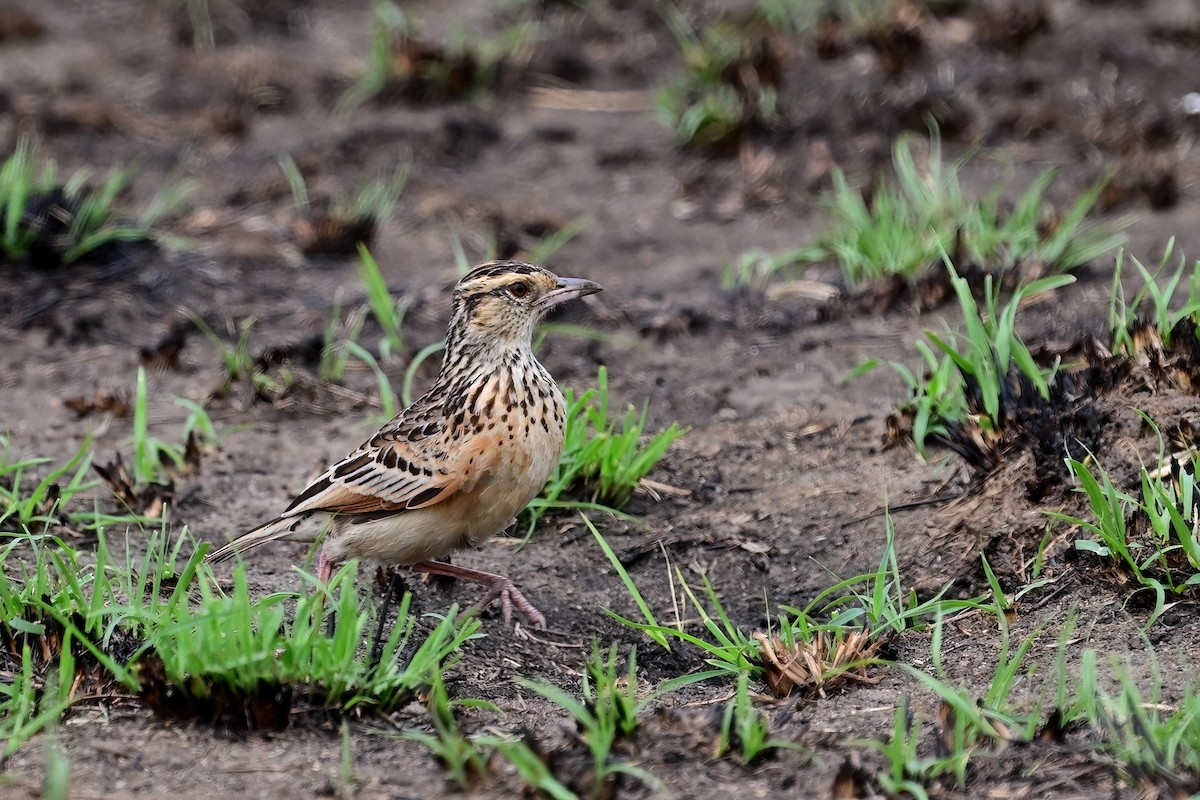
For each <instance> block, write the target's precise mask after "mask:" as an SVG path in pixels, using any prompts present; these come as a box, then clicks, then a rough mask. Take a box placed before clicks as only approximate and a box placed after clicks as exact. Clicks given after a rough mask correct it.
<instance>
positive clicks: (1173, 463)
mask: <svg viewBox="0 0 1200 800" xmlns="http://www.w3.org/2000/svg"><path fill="white" fill-rule="evenodd" d="M1162 461H1163V465H1162V466H1161V467H1152V468H1147V467H1145V466H1143V467H1142V468H1141V470H1140V482H1141V492H1140V493H1139V494H1136V495H1135V494H1131V493H1129V492H1125V491H1122V490H1120V489H1119V488H1118V487H1117V486H1116V485H1115V484H1114V482H1113V480H1112V478H1111V477H1110V476H1109V474H1108V473H1107V472H1106V471H1105V469H1104V467H1103V466H1102V465H1101V464H1100V463H1099V462H1097V461H1096V460H1095V459H1092V458H1089V459H1087V461H1079V460H1076V459H1073V458H1068V459H1067V467H1068V468H1069V469H1070V471H1071V473H1072V474H1073V475H1074V477H1075V480H1076V481H1077V482H1078V487H1077V490H1078V491H1079V492H1080V493H1082V494H1083V496H1084V497H1085V499H1086V501H1087V506H1086V508H1087V514H1086V515H1085V516H1084V517H1075V516H1071V515H1068V514H1064V513H1062V512H1057V511H1055V512H1048V513H1049V514H1050V516H1051V517H1052V518H1054V519H1057V520H1060V521H1063V522H1066V523H1068V524H1070V525H1074V526H1078V527H1079V528H1080V529H1081V530H1082V531H1083V532H1085V533H1086V534H1088V535H1087V536H1083V537H1080V538H1078V539H1076V540H1075V548H1076V549H1077V550H1079V551H1081V552H1086V553H1091V554H1093V555H1095V556H1097V557H1099V558H1101V559H1104V560H1107V561H1108V562H1110V563H1112V564H1114V565H1117V566H1118V567H1119V568H1120V569H1121V570H1122V571H1123V572H1124V573H1126V574H1127V575H1128V576H1130V577H1131V578H1132V579H1133V581H1134V582H1135V583H1136V584H1137V585H1138V586H1139V587H1141V588H1143V589H1146V590H1149V591H1150V592H1152V593H1153V595H1154V598H1155V602H1154V611H1153V613H1152V614H1151V615H1150V617H1149V619H1148V620H1147V623H1146V624H1147V626H1149V625H1150V624H1152V623H1153V622H1154V621H1155V620H1156V619H1157V618H1158V617H1159V616H1160V615H1161V614H1162V613H1163V612H1164V611H1166V610H1167V607H1168V604H1167V600H1168V597H1169V595H1178V594H1180V593H1182V592H1184V591H1186V590H1188V589H1190V588H1192V587H1194V586H1197V585H1200V541H1198V539H1200V534H1198V533H1197V527H1198V526H1197V522H1196V521H1197V515H1198V513H1200V512H1198V510H1197V509H1200V488H1198V486H1197V480H1196V476H1197V473H1198V471H1200V456H1198V455H1196V454H1194V453H1191V454H1188V455H1186V456H1185V457H1184V458H1183V459H1181V458H1180V457H1178V456H1175V455H1171V456H1167V457H1165V458H1164V459H1162Z"/></svg>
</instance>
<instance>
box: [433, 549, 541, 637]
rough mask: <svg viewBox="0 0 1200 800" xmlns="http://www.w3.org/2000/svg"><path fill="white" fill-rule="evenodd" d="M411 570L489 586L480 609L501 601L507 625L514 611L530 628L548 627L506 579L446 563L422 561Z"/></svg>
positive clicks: (531, 605)
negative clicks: (527, 622) (532, 626)
mask: <svg viewBox="0 0 1200 800" xmlns="http://www.w3.org/2000/svg"><path fill="white" fill-rule="evenodd" d="M412 569H413V571H414V572H423V573H425V574H426V575H441V576H443V577H446V578H458V579H459V580H464V581H471V582H472V583H478V584H480V585H482V586H486V587H488V590H487V593H486V594H484V596H483V597H482V598H480V600H479V602H478V603H476V605H477V606H479V607H480V608H484V607H486V606H487V605H488V604H489V603H491V602H492V601H493V600H499V601H500V610H501V611H502V612H503V614H504V621H505V622H508V621H509V620H511V619H512V612H513V609H514V608H515V609H516V610H517V611H518V612H520V614H521V616H523V617H524V618H525V619H526V620H528V621H529V623H530V624H532V625H535V626H537V627H539V628H544V627H546V617H545V616H544V615H543V614H542V612H540V611H538V610H537V609H536V608H535V607H534V605H533V603H531V602H529V601H528V600H526V599H525V595H523V594H521V590H520V589H518V588H517V587H516V586H514V585H513V582H512V581H511V580H509V579H508V578H506V577H504V576H503V575H496V574H494V573H491V572H484V571H482V570H478V569H468V568H467V567H458V566H455V565H454V564H447V563H445V562H443V561H422V562H420V563H419V564H413V565H412Z"/></svg>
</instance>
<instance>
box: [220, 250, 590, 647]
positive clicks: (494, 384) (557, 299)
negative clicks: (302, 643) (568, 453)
mask: <svg viewBox="0 0 1200 800" xmlns="http://www.w3.org/2000/svg"><path fill="white" fill-rule="evenodd" d="M600 288H601V287H600V286H599V285H597V284H595V283H593V282H591V281H587V280H582V279H579V278H560V277H558V276H556V275H554V274H553V273H551V272H549V271H547V270H545V269H542V268H541V267H536V266H533V265H532V264H522V263H519V262H514V261H490V262H488V263H486V264H482V265H480V266H478V267H476V268H475V269H473V270H472V271H471V272H469V273H468V274H467V275H465V276H464V277H463V278H462V280H460V281H459V282H458V285H457V286H456V287H455V288H454V299H453V310H452V313H451V316H450V327H449V330H448V332H447V334H446V350H445V354H444V356H443V360H442V370H441V373H440V374H439V375H438V378H437V380H436V381H435V382H434V384H433V388H431V389H430V390H429V391H428V392H427V393H426V394H425V395H424V396H423V397H421V398H420V399H419V400H417V401H416V402H415V403H413V404H412V405H411V406H410V407H408V408H406V409H405V410H404V411H402V412H401V413H400V414H399V415H397V416H396V418H395V419H393V420H392V421H391V422H389V423H388V424H386V425H384V426H383V428H381V429H380V430H379V432H378V433H376V434H375V435H374V436H372V437H371V438H370V439H368V440H367V441H366V442H365V443H364V444H363V445H362V446H361V447H359V448H358V449H356V450H355V451H354V452H353V453H351V454H350V455H348V456H346V457H345V458H343V459H342V460H341V461H338V462H337V463H336V464H334V465H333V466H331V467H330V468H329V469H327V470H325V472H323V473H322V474H321V475H320V477H318V478H317V479H316V480H314V481H313V482H312V483H311V484H309V486H308V488H306V489H305V490H304V491H302V492H300V494H299V495H297V496H296V498H295V499H294V500H293V501H292V504H291V505H290V506H288V507H287V509H286V510H285V511H284V512H283V513H282V514H280V515H279V516H278V517H276V518H275V519H273V520H271V521H270V522H267V523H265V524H263V525H260V526H259V527H257V528H255V529H254V530H252V531H249V532H248V533H245V534H242V535H241V536H239V537H238V538H237V539H234V540H233V541H231V542H229V543H228V544H226V545H225V546H224V547H221V548H219V549H217V550H215V551H214V552H212V553H211V554H210V555H209V556H208V558H209V560H210V561H221V560H224V559H228V558H230V557H232V556H233V555H235V554H237V553H241V552H244V551H246V550H249V549H251V548H255V547H258V546H259V545H262V544H266V543H267V542H272V541H275V540H277V539H286V540H289V541H301V542H312V541H315V540H316V538H317V537H318V536H319V535H320V534H322V533H324V532H325V531H326V530H328V537H327V538H326V540H325V543H324V544H323V545H322V547H321V552H320V555H319V557H318V562H317V574H318V576H319V577H320V579H321V580H322V581H324V582H328V580H329V578H330V576H331V574H332V572H333V568H334V567H335V566H336V565H338V564H341V563H343V562H345V561H346V560H348V559H350V558H362V559H367V560H371V561H376V562H379V563H383V564H409V565H411V566H412V568H413V570H414V571H417V572H423V573H427V574H430V575H444V576H448V577H453V578H462V579H466V580H469V581H474V582H476V583H480V584H483V585H484V586H486V587H488V590H487V593H486V594H485V595H484V596H483V598H482V599H481V600H480V605H481V606H486V605H487V604H489V603H491V602H493V601H497V600H498V601H499V602H500V604H501V607H502V609H503V612H504V616H505V619H509V618H510V617H511V615H512V610H513V609H514V608H515V609H516V610H517V611H518V612H520V613H521V614H522V616H524V617H525V618H526V619H527V620H529V621H530V622H531V623H533V624H535V625H539V626H544V625H545V617H543V615H542V614H541V612H539V611H538V610H537V609H536V608H534V606H533V604H532V603H530V602H529V601H528V600H526V599H525V596H524V595H522V594H521V592H520V591H519V590H518V589H517V588H516V587H515V586H514V585H513V583H512V581H510V580H509V579H508V578H506V577H504V576H502V575H494V574H492V573H490V572H482V571H480V570H474V569H467V568H465V567H460V566H455V565H452V564H449V563H445V562H441V561H434V560H433V559H436V558H440V557H442V556H444V555H446V554H448V553H451V552H453V551H455V550H460V549H464V548H469V547H477V546H479V545H480V544H482V543H483V542H484V541H486V540H487V539H488V538H489V537H491V536H492V535H494V534H496V533H497V532H499V531H501V530H503V529H504V528H506V527H508V525H510V524H511V523H512V522H513V520H514V519H515V517H516V515H517V514H518V513H520V511H521V509H523V508H525V506H526V505H527V504H528V503H529V501H530V500H532V499H533V498H534V497H535V496H537V493H538V492H539V491H541V489H542V487H543V486H544V485H545V483H546V480H547V479H548V478H549V476H550V473H551V471H552V470H553V469H554V467H555V465H556V464H557V463H558V460H559V457H560V456H561V455H562V446H563V427H564V424H565V415H566V414H565V411H564V407H563V396H562V393H561V392H560V391H559V389H558V385H557V384H555V382H554V380H553V378H551V377H550V373H548V372H547V371H546V368H545V367H543V366H542V365H541V363H539V362H538V360H537V359H536V358H535V357H534V355H533V349H532V341H533V332H534V328H535V327H536V326H537V323H538V321H539V320H540V319H541V318H542V317H543V316H544V315H545V314H546V312H547V311H549V310H550V309H551V308H553V307H555V306H557V305H559V304H561V303H565V302H566V301H568V300H573V299H575V298H577V297H582V296H584V295H588V294H592V293H593V292H598V291H600Z"/></svg>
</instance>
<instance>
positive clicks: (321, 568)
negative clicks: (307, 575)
mask: <svg viewBox="0 0 1200 800" xmlns="http://www.w3.org/2000/svg"><path fill="white" fill-rule="evenodd" d="M332 577H333V562H332V561H330V560H329V556H328V555H327V554H326V553H325V548H324V547H322V548H321V552H320V553H318V554H317V579H318V580H319V581H321V583H323V584H326V585H328V584H329V579H330V578H332Z"/></svg>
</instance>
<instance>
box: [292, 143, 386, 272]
mask: <svg viewBox="0 0 1200 800" xmlns="http://www.w3.org/2000/svg"><path fill="white" fill-rule="evenodd" d="M279 168H280V170H281V171H282V172H283V175H284V178H285V179H286V180H287V183H288V187H289V188H290V189H291V192H292V201H293V205H294V206H295V208H296V211H297V212H298V213H299V215H300V217H299V219H298V220H297V221H296V222H295V224H294V225H293V230H294V232H295V235H296V239H297V242H298V244H299V245H300V250H301V251H302V252H303V253H304V254H305V255H310V256H311V255H353V254H354V253H355V252H357V251H358V249H359V248H360V247H370V245H371V243H372V241H373V240H374V237H375V230H376V228H377V227H378V226H379V224H380V223H382V222H386V221H387V220H388V219H389V218H390V217H391V216H392V213H393V212H394V211H395V210H396V201H397V200H398V199H399V197H400V193H401V192H402V191H404V185H405V183H406V182H407V181H408V164H406V163H404V162H401V163H400V164H398V165H397V167H396V169H395V170H394V171H393V172H392V174H391V175H390V176H388V177H385V178H374V179H371V180H368V181H365V182H364V183H363V184H362V185H361V186H360V187H359V188H358V189H357V190H356V191H354V192H353V193H352V194H343V193H339V194H334V195H333V196H332V197H329V198H322V199H319V200H314V199H312V198H311V197H310V196H309V190H308V185H307V184H306V182H305V180H304V175H303V174H302V173H301V170H300V167H299V166H297V164H296V161H295V160H294V159H293V158H292V157H291V156H283V157H281V158H280V159H279Z"/></svg>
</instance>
